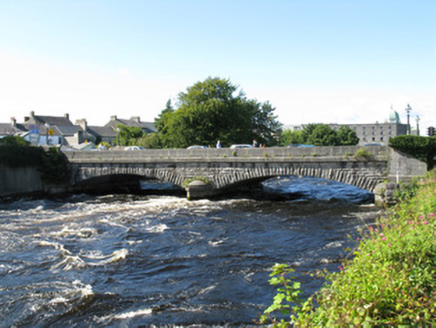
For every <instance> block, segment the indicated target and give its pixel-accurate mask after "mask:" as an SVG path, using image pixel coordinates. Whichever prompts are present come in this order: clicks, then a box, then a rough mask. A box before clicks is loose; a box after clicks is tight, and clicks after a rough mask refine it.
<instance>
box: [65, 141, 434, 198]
mask: <svg viewBox="0 0 436 328" xmlns="http://www.w3.org/2000/svg"><path fill="white" fill-rule="evenodd" d="M359 148H360V147H358V146H341V147H310V148H293V147H291V148H285V147H272V148H248V149H229V148H221V149H215V148H210V149H191V150H188V149H147V150H144V151H91V152H84V151H81V152H79V151H77V152H70V151H68V152H64V154H65V155H66V156H67V158H68V161H69V165H70V184H71V185H72V186H73V187H74V186H76V187H77V186H80V185H84V184H86V183H87V182H88V181H91V180H92V179H94V180H95V179H96V178H99V177H100V178H101V177H119V179H118V180H117V183H120V181H123V180H125V181H127V180H128V177H137V178H143V179H159V180H161V181H163V182H170V183H173V184H175V185H179V186H183V187H184V188H185V189H186V191H187V195H188V198H190V199H192V198H203V197H208V196H213V195H217V194H221V193H225V192H228V191H229V190H234V189H235V188H237V187H238V186H241V185H244V184H247V183H252V182H256V181H259V182H260V181H262V180H266V179H269V178H272V177H276V176H283V175H296V176H312V177H320V178H325V179H329V180H335V181H339V182H343V183H347V184H350V185H354V186H356V187H359V188H362V189H366V190H368V191H371V192H374V190H375V189H376V186H377V185H379V184H380V183H381V182H383V181H390V182H394V183H398V182H399V181H400V180H401V181H408V180H410V178H411V177H413V176H416V175H423V174H425V171H426V168H425V164H424V163H422V162H419V161H417V160H415V159H413V158H410V157H408V156H406V155H405V154H401V153H399V152H397V151H395V150H393V149H391V148H389V147H381V146H369V147H366V151H367V153H369V154H370V155H369V156H356V154H358V153H356V152H357V151H358V149H359Z"/></svg>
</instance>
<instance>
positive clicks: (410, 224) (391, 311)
mask: <svg viewBox="0 0 436 328" xmlns="http://www.w3.org/2000/svg"><path fill="white" fill-rule="evenodd" d="M413 193H414V194H415V196H414V197H405V198H404V199H408V200H405V201H404V202H402V203H400V204H398V205H397V206H396V207H395V208H393V209H392V210H391V211H390V212H388V213H387V215H386V216H385V217H383V218H380V219H379V221H378V222H377V224H376V225H374V226H367V227H365V229H363V230H362V237H361V238H359V241H358V242H359V244H358V245H357V246H356V249H354V250H353V252H352V255H353V256H354V258H353V259H349V260H346V261H344V262H343V263H342V264H341V266H340V271H339V272H336V273H327V274H326V275H325V277H326V279H327V283H326V284H325V285H324V287H323V288H321V290H320V291H319V292H318V293H316V294H315V295H312V296H311V297H310V298H308V299H307V300H306V301H302V300H301V299H299V292H300V291H299V285H298V284H294V282H293V278H292V277H285V276H284V275H285V274H289V272H290V271H289V270H287V267H286V266H283V265H281V266H277V265H276V266H275V268H274V271H273V273H272V275H273V277H274V278H273V279H271V280H270V283H271V284H274V285H275V284H278V285H279V286H280V287H279V288H278V293H277V295H276V297H275V298H274V303H273V305H272V306H270V307H269V308H268V309H267V310H266V311H265V312H264V315H263V316H261V322H262V323H266V322H267V321H268V320H269V319H270V320H271V321H272V323H273V325H274V326H275V327H289V326H290V325H291V324H292V325H294V326H295V327H399V326H402V327H434V326H435V325H436V238H435V231H436V215H435V213H436V170H433V171H431V172H429V173H428V175H427V176H426V177H425V179H423V180H422V181H421V182H420V183H419V186H418V188H416V189H414V191H413ZM276 311H281V312H282V314H286V315H289V321H284V320H281V321H279V320H277V319H276V318H275V317H273V313H274V312H276Z"/></svg>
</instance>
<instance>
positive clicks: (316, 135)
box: [307, 124, 339, 146]
mask: <svg viewBox="0 0 436 328" xmlns="http://www.w3.org/2000/svg"><path fill="white" fill-rule="evenodd" d="M307 142H308V143H309V144H311V145H314V146H338V145H339V142H338V136H337V134H336V132H335V131H334V130H333V129H332V128H330V127H329V126H328V125H325V124H317V126H316V127H315V129H313V131H312V134H311V135H310V136H309V138H308V139H307Z"/></svg>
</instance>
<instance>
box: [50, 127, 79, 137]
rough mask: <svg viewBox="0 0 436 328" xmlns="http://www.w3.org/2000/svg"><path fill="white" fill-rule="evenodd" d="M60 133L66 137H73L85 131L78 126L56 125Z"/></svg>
mask: <svg viewBox="0 0 436 328" xmlns="http://www.w3.org/2000/svg"><path fill="white" fill-rule="evenodd" d="M56 128H58V130H59V132H60V133H61V134H62V135H64V136H73V135H75V134H76V133H77V132H78V131H83V130H82V128H81V127H80V126H78V125H56Z"/></svg>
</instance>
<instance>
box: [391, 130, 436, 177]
mask: <svg viewBox="0 0 436 328" xmlns="http://www.w3.org/2000/svg"><path fill="white" fill-rule="evenodd" d="M389 146H391V147H392V148H394V149H396V150H399V151H401V152H403V153H406V154H409V155H411V156H413V157H415V158H417V159H419V160H421V161H423V162H425V163H427V169H428V170H431V169H432V168H433V167H434V165H435V157H436V138H429V137H420V136H404V135H403V136H397V137H395V138H391V139H390V140H389Z"/></svg>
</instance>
